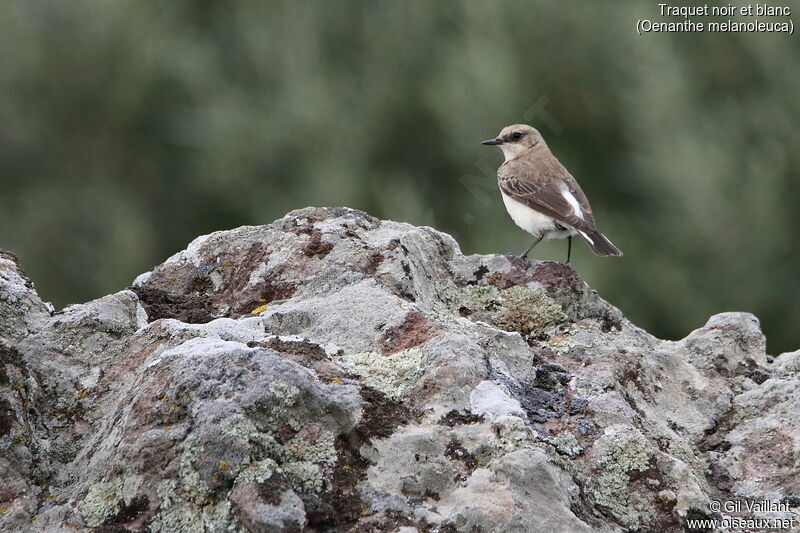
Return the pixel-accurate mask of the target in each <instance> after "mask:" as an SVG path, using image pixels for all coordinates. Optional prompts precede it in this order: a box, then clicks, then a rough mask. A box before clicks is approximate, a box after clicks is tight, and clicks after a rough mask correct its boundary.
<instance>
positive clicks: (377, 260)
mask: <svg viewBox="0 0 800 533" xmlns="http://www.w3.org/2000/svg"><path fill="white" fill-rule="evenodd" d="M798 353H800V352H793V353H788V354H783V355H780V356H777V357H774V358H773V357H770V356H768V355H767V354H766V351H765V339H764V336H763V335H762V333H761V331H760V329H759V324H758V320H757V319H756V318H755V317H753V316H752V315H748V314H745V313H723V314H720V315H716V316H713V317H711V318H710V319H709V321H708V322H707V323H706V324H705V325H704V326H703V327H701V328H699V329H697V330H695V331H693V332H691V333H690V334H689V335H688V336H687V337H686V338H685V339H683V340H680V341H662V340H659V339H656V338H654V337H652V336H651V335H649V334H647V333H646V332H644V331H642V330H641V329H639V328H637V327H635V326H634V325H632V324H631V323H629V322H628V321H627V320H626V319H625V318H624V317H623V316H622V314H621V313H620V312H619V311H618V310H617V309H615V308H614V307H613V306H611V305H609V304H608V303H607V302H605V301H603V300H602V299H601V298H599V297H598V296H597V294H596V293H595V292H594V291H593V290H592V289H591V288H590V287H588V286H587V285H586V283H584V282H583V281H582V280H581V279H580V277H579V276H578V275H577V274H576V273H575V272H574V271H573V270H572V269H571V268H569V267H568V266H565V265H561V264H558V263H551V262H537V261H531V262H527V261H522V260H519V259H517V258H515V257H512V256H503V255H494V256H488V255H483V256H480V255H476V256H463V255H461V253H460V250H459V249H458V245H457V244H456V243H455V241H454V240H453V239H452V238H451V237H449V236H447V235H444V234H442V233H439V232H436V231H435V230H432V229H430V228H419V227H414V226H411V225H409V224H403V223H397V222H388V221H380V220H378V219H375V218H373V217H370V216H369V215H367V214H365V213H362V212H359V211H355V210H350V209H344V208H334V209H324V208H308V209H302V210H299V211H293V212H291V213H289V214H288V215H287V216H286V217H284V218H282V219H280V220H277V221H275V222H274V223H272V224H269V225H265V226H253V227H242V228H237V229H234V230H230V231H223V232H217V233H214V234H212V235H208V236H203V237H200V238H198V239H196V240H195V241H194V242H192V243H191V244H190V245H189V246H188V248H187V249H186V250H184V251H182V252H180V253H178V254H176V255H174V256H173V257H171V258H169V259H168V260H167V261H166V262H164V263H163V264H162V265H159V266H157V267H156V268H155V269H154V270H153V271H152V272H148V273H146V274H143V275H141V276H139V277H138V278H137V279H136V281H135V282H134V284H133V286H132V287H131V289H129V290H124V291H121V292H119V293H116V294H112V295H109V296H106V297H104V298H100V299H98V300H95V301H92V302H88V303H85V304H81V305H74V306H70V307H68V308H67V309H64V310H63V311H60V312H57V313H55V312H53V310H52V308H50V307H49V306H48V305H47V304H45V303H43V302H42V300H41V299H40V298H39V296H38V295H37V294H36V291H35V290H34V287H33V285H32V283H31V282H30V280H28V279H27V278H26V277H25V275H24V273H23V272H22V270H21V269H20V267H19V265H18V264H17V261H16V259H15V258H14V257H13V256H12V255H11V254H9V253H6V252H0V479H2V480H3V483H2V486H0V531H4V532H5V531H9V532H11V531H14V532H16V531H20V532H34V531H47V532H50V531H52V532H74V531H106V532H124V531H131V532H134V531H136V532H138V531H148V532H160V533H168V532H169V533H172V532H176V533H183V532H186V533H189V532H197V531H207V532H218V531H219V532H222V531H252V532H272V531H276V532H277V531H320V532H321V531H352V532H367V531H370V532H372V531H378V532H381V531H383V532H398V533H400V532H402V533H412V532H415V531H416V532H425V531H427V532H433V531H439V532H454V531H465V532H476V531H477V532H505V531H513V532H528V531H532V532H538V531H547V532H582V531H674V532H679V531H683V529H682V521H683V520H684V519H685V518H686V517H687V516H688V517H693V518H702V517H712V516H715V515H714V513H713V512H711V511H710V510H709V508H708V503H709V500H711V499H716V500H731V499H741V498H750V499H755V500H761V499H768V500H772V501H776V502H783V503H787V504H789V505H790V506H795V507H792V510H794V511H796V510H797V509H796V506H797V505H798V504H800V477H799V476H798V468H797V461H798V457H800V445H798V442H800V429H799V428H800V415H798V413H800V393H798V390H800V388H799V387H798V385H799V383H798V374H797V369H798V365H800V363H798V360H799V359H798Z"/></svg>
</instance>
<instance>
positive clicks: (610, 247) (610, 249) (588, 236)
mask: <svg viewBox="0 0 800 533" xmlns="http://www.w3.org/2000/svg"><path fill="white" fill-rule="evenodd" d="M579 233H580V235H581V237H583V240H585V241H586V244H588V245H589V246H590V247H591V248H592V250H594V253H596V254H597V255H603V256H605V255H616V256H621V255H622V251H621V250H620V249H619V248H617V247H616V246H614V243H612V242H611V241H609V240H608V239H607V238H606V236H605V235H603V234H602V233H600V232H599V231H591V232H585V231H579Z"/></svg>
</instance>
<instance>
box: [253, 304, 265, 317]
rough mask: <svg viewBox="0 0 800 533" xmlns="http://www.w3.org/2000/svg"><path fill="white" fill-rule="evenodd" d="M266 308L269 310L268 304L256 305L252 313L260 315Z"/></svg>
mask: <svg viewBox="0 0 800 533" xmlns="http://www.w3.org/2000/svg"><path fill="white" fill-rule="evenodd" d="M266 310H267V306H266V305H259V306H258V307H256V308H255V309H253V310H252V311H250V314H252V315H260V314H261V313H263V312H264V311H266Z"/></svg>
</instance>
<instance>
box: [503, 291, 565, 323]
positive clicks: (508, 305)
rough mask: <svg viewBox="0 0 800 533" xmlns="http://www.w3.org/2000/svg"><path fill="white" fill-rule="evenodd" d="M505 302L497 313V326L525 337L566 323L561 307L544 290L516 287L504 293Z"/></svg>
mask: <svg viewBox="0 0 800 533" xmlns="http://www.w3.org/2000/svg"><path fill="white" fill-rule="evenodd" d="M502 297H503V302H502V305H501V306H500V309H499V310H498V311H497V313H496V324H497V325H498V326H500V327H501V328H503V329H505V330H510V331H518V332H520V333H522V334H523V335H530V334H534V335H538V334H540V333H544V332H545V331H547V330H548V329H550V328H552V327H553V326H555V325H557V324H559V323H561V322H564V321H565V320H566V318H567V317H566V315H565V314H564V312H563V311H562V310H561V306H560V305H559V304H558V303H556V302H555V300H553V299H552V298H550V297H549V296H547V293H546V292H545V291H544V289H537V290H532V289H529V288H528V287H525V286H521V285H518V286H515V287H511V288H509V289H506V290H505V291H503V292H502Z"/></svg>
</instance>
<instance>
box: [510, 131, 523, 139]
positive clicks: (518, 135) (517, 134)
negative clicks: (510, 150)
mask: <svg viewBox="0 0 800 533" xmlns="http://www.w3.org/2000/svg"><path fill="white" fill-rule="evenodd" d="M511 138H512V139H513V140H515V141H518V140H520V139H522V133H521V132H519V131H515V132H514V134H513V135H512V136H511Z"/></svg>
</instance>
